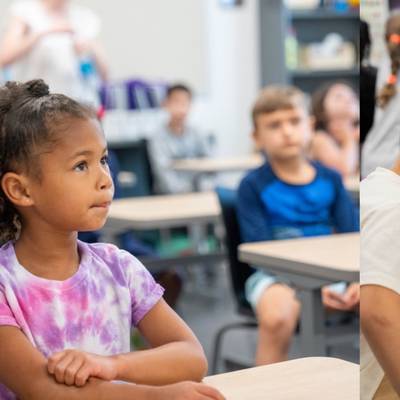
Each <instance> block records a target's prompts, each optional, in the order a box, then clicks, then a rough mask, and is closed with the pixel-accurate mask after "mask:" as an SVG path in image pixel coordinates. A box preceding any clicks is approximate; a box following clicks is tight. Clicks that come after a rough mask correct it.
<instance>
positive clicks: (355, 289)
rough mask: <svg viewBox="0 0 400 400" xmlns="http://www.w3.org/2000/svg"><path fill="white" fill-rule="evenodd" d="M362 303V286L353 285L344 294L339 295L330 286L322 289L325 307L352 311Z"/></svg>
mask: <svg viewBox="0 0 400 400" xmlns="http://www.w3.org/2000/svg"><path fill="white" fill-rule="evenodd" d="M359 301H360V285H359V284H358V283H352V284H351V285H349V287H348V288H347V289H346V291H345V292H344V293H338V292H336V291H334V290H332V289H331V288H330V287H329V286H325V287H323V288H322V302H323V304H324V306H325V307H327V308H330V309H333V310H339V311H351V310H354V309H355V307H357V305H358V304H359Z"/></svg>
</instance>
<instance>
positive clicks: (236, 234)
mask: <svg viewBox="0 0 400 400" xmlns="http://www.w3.org/2000/svg"><path fill="white" fill-rule="evenodd" d="M216 193H217V196H218V200H219V203H220V206H221V212H222V220H223V223H224V226H225V246H226V249H227V255H228V268H229V275H230V281H231V286H232V290H233V294H234V299H235V303H236V311H237V312H238V314H239V315H241V316H243V317H245V318H246V319H245V320H243V321H240V322H234V323H230V324H227V325H224V326H223V327H222V328H220V329H219V330H218V332H217V334H216V336H215V339H214V350H213V359H212V364H211V374H212V375H214V374H216V373H217V368H218V361H219V358H220V352H221V347H222V341H223V338H224V336H225V334H226V333H227V332H229V331H231V330H236V329H254V328H257V321H256V318H255V315H254V312H253V310H252V308H251V306H250V304H249V303H248V302H247V300H246V298H245V294H244V283H245V282H246V279H247V278H248V277H249V276H250V275H251V273H252V269H251V268H250V267H249V266H248V265H247V264H245V263H243V262H241V261H239V258H238V253H237V249H238V246H239V244H240V243H241V240H240V231H239V224H238V221H237V217H236V191H235V190H231V189H226V188H222V187H218V188H216Z"/></svg>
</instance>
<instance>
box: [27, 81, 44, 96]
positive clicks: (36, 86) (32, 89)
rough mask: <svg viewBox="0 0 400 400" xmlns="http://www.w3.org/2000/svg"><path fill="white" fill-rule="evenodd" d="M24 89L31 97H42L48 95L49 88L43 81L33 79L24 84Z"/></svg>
mask: <svg viewBox="0 0 400 400" xmlns="http://www.w3.org/2000/svg"><path fill="white" fill-rule="evenodd" d="M24 89H25V91H26V92H27V93H29V94H30V95H31V96H33V97H43V96H47V95H49V94H50V91H49V86H48V85H47V84H46V83H45V82H44V80H43V79H35V80H32V81H28V82H26V83H25V84H24Z"/></svg>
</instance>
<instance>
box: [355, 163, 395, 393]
mask: <svg viewBox="0 0 400 400" xmlns="http://www.w3.org/2000/svg"><path fill="white" fill-rule="evenodd" d="M360 192H361V196H360V199H361V204H360V206H361V248H362V251H361V273H360V283H361V285H368V284H374V285H380V286H383V287H385V288H388V289H391V290H393V291H395V292H396V293H398V294H399V295H400V251H399V249H400V176H399V175H397V174H396V173H394V172H393V171H390V170H387V169H384V168H377V169H376V170H375V171H374V172H372V173H371V174H370V175H369V176H368V177H367V178H366V179H364V180H363V181H362V182H361V188H360ZM399 317H400V316H399ZM360 350H361V366H360V370H361V400H371V399H372V398H373V396H374V394H375V392H376V390H377V389H378V387H379V384H380V383H381V381H382V378H383V376H384V372H383V370H382V368H381V367H380V365H379V364H378V361H377V359H376V358H375V356H374V354H373V352H372V350H371V348H370V347H369V345H368V343H367V341H366V339H365V337H364V335H362V334H361V349H360Z"/></svg>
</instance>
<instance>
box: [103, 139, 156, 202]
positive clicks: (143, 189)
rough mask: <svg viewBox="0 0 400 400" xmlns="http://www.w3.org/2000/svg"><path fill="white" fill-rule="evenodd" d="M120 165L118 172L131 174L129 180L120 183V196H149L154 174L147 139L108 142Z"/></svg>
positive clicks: (151, 191) (152, 186) (152, 191)
mask: <svg viewBox="0 0 400 400" xmlns="http://www.w3.org/2000/svg"><path fill="white" fill-rule="evenodd" d="M108 147H109V148H110V149H111V150H113V151H114V153H115V155H116V157H117V159H118V162H119V166H120V172H123V173H128V174H131V176H132V179H131V182H127V183H124V182H120V183H121V196H120V197H134V196H150V195H152V194H154V175H153V170H152V167H151V162H150V156H149V151H148V141H147V139H144V138H142V139H138V140H132V141H127V142H118V143H109V146H108Z"/></svg>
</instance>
